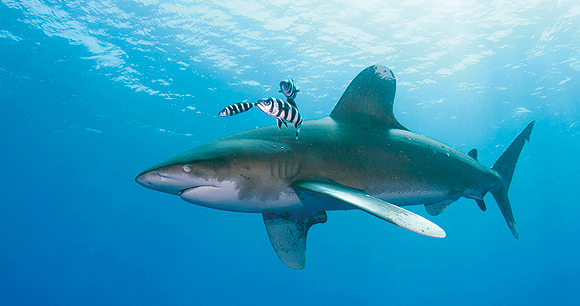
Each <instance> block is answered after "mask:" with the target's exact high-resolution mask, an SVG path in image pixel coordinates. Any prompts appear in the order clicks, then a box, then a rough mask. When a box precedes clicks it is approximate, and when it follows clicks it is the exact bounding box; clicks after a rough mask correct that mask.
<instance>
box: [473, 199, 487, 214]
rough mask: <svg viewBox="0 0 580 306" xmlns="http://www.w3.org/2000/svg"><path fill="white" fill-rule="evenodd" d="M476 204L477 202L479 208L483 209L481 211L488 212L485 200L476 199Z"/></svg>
mask: <svg viewBox="0 0 580 306" xmlns="http://www.w3.org/2000/svg"><path fill="white" fill-rule="evenodd" d="M475 202H477V206H479V209H481V211H486V210H487V206H485V202H484V201H483V200H478V199H475Z"/></svg>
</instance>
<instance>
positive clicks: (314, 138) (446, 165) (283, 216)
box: [135, 65, 534, 270]
mask: <svg viewBox="0 0 580 306" xmlns="http://www.w3.org/2000/svg"><path fill="white" fill-rule="evenodd" d="M395 92H396V79H395V76H394V74H393V72H392V71H391V70H390V69H388V68H386V67H384V66H378V65H375V66H370V67H368V68H366V69H364V70H363V71H362V72H360V73H359V74H358V75H357V76H356V77H355V78H354V79H353V80H352V82H351V83H350V85H349V86H348V88H347V89H346V90H345V92H344V93H343V95H342V97H341V98H340V100H339V101H338V103H337V105H336V106H335V108H334V110H333V111H332V112H331V114H330V115H329V116H328V117H326V118H322V119H317V120H309V121H304V123H303V124H302V127H301V132H300V137H299V138H296V137H295V134H294V131H292V129H290V128H285V129H282V130H281V131H279V130H278V128H277V126H276V125H271V126H266V127H261V128H257V129H252V130H248V131H243V132H239V133H235V134H232V135H229V136H225V137H223V138H220V139H217V140H215V141H212V142H209V143H207V144H204V145H201V146H198V147H196V148H193V149H191V150H189V151H186V152H183V153H181V154H179V155H176V156H174V157H172V158H170V159H168V160H166V161H164V162H161V163H159V164H157V165H155V166H153V167H150V168H149V169H146V170H145V171H143V172H141V173H140V174H139V175H138V176H137V177H136V178H135V180H136V182H137V183H139V184H140V185H142V186H144V187H146V188H149V189H153V190H157V191H161V192H165V193H168V194H172V195H176V196H179V197H180V198H181V199H183V200H184V201H186V202H189V203H192V204H196V205H200V206H205V207H209V208H214V209H220V210H226V211H235V212H248V213H261V214H262V215H263V219H264V224H265V226H266V231H267V233H268V236H269V238H270V242H271V244H272V247H273V248H274V251H275V252H276V254H277V255H278V257H279V258H280V260H281V261H282V262H283V263H284V264H286V265H287V266H288V267H290V268H292V269H296V270H300V269H303V268H304V266H305V264H306V237H307V233H308V230H309V229H310V227H311V226H313V225H315V224H318V223H324V222H326V220H327V214H326V211H331V210H350V209H360V210H363V211H365V212H367V213H369V214H371V215H374V216H376V217H379V218H381V219H383V220H385V221H387V222H390V223H392V224H395V225H397V226H400V227H402V228H405V229H408V230H411V231H413V232H416V233H419V234H423V235H426V236H431V237H436V238H443V237H445V235H446V234H445V232H444V231H443V229H441V228H440V227H439V226H437V225H436V224H434V223H433V222H431V221H429V220H427V219H426V218H424V217H421V216H419V215H417V214H415V213H412V212H410V211H408V210H406V209H404V208H403V207H404V206H408V205H425V208H426V210H427V212H428V213H429V214H430V215H438V214H440V213H442V212H443V211H444V210H445V208H447V207H448V206H449V205H450V204H451V203H453V202H454V201H456V200H458V199H459V198H461V197H466V198H470V199H473V200H475V201H476V203H477V205H478V206H479V207H480V208H481V210H485V209H486V206H485V203H484V202H483V197H484V196H485V194H487V193H488V192H491V193H492V195H493V197H494V199H495V200H496V202H497V204H498V205H499V207H500V210H501V212H502V214H503V216H504V218H505V220H506V222H507V224H508V227H509V228H510V230H511V232H512V234H513V235H514V237H516V238H518V237H519V233H518V231H517V227H516V223H515V220H514V216H513V213H512V209H511V205H510V202H509V199H508V197H507V193H508V190H509V185H510V182H511V179H512V176H513V172H514V169H515V165H516V162H517V159H518V157H519V155H520V152H521V150H522V147H523V145H524V143H525V142H526V141H529V138H530V134H531V132H532V128H533V126H534V121H532V122H530V123H529V124H528V126H527V127H526V128H525V129H524V130H523V131H522V132H521V133H520V134H519V135H518V136H517V137H516V139H515V140H514V141H513V143H512V144H511V145H510V146H509V147H508V149H506V151H505V152H504V153H503V154H502V156H501V157H500V158H499V159H498V161H497V162H496V163H495V164H494V165H493V167H491V168H489V167H486V166H484V165H482V164H480V163H479V161H478V160H477V150H475V149H474V150H471V151H470V152H469V153H467V154H465V153H462V152H459V151H458V150H455V149H453V148H451V147H449V146H447V145H445V144H443V143H441V142H438V141H436V140H433V139H430V138H428V137H425V136H421V135H418V134H415V133H413V132H411V131H409V130H408V129H407V128H405V127H404V126H403V125H401V124H400V123H399V122H398V121H397V119H396V118H395V116H394V115H393V103H394V98H395Z"/></svg>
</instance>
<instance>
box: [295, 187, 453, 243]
mask: <svg viewBox="0 0 580 306" xmlns="http://www.w3.org/2000/svg"><path fill="white" fill-rule="evenodd" d="M292 186H293V187H294V188H300V189H303V190H307V191H310V192H315V193H318V194H322V195H325V196H328V197H330V198H333V199H335V200H338V201H341V202H343V203H346V204H349V205H351V206H354V207H356V208H359V209H361V210H363V211H365V212H368V213H370V214H371V215H374V216H376V217H379V218H381V219H383V220H385V221H388V222H390V223H392V224H395V225H397V226H400V227H402V228H405V229H408V230H410V231H413V232H415V233H419V234H422V235H426V236H431V237H437V238H443V237H445V231H443V229H441V228H440V227H439V226H437V224H435V223H433V222H431V221H429V220H427V219H425V218H423V217H421V216H419V215H417V214H415V213H412V212H410V211H408V210H406V209H403V208H401V207H399V206H396V205H394V204H391V203H388V202H385V201H383V200H380V199H377V198H374V197H372V196H370V195H368V194H366V193H364V192H362V191H360V190H357V189H354V188H350V187H347V186H343V185H340V184H337V183H333V182H326V181H325V182H320V181H310V180H301V181H297V182H294V183H293V184H292Z"/></svg>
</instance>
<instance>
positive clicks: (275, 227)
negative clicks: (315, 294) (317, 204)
mask: <svg viewBox="0 0 580 306" xmlns="http://www.w3.org/2000/svg"><path fill="white" fill-rule="evenodd" d="M262 216H263V217H264V224H265V225H266V231H267V232H268V236H269V237H270V242H271V243H272V247H273V248H274V251H275V252H276V255H278V258H280V260H282V262H283V263H284V264H285V265H287V266H288V267H290V268H292V269H295V270H302V269H303V268H304V266H305V265H306V235H307V233H308V230H309V229H310V227H311V226H312V225H314V224H317V223H324V222H326V219H327V218H326V212H324V211H295V212H283V213H264V214H262Z"/></svg>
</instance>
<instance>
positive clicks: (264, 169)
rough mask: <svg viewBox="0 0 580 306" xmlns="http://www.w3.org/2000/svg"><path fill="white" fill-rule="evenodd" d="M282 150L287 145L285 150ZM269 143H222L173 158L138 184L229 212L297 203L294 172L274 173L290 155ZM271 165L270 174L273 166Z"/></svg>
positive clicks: (141, 177) (146, 173)
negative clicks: (290, 181)
mask: <svg viewBox="0 0 580 306" xmlns="http://www.w3.org/2000/svg"><path fill="white" fill-rule="evenodd" d="M286 147H287V146H286ZM286 147H284V146H283V145H280V144H278V143H276V142H273V141H268V140H257V139H243V138H242V139H231V138H230V139H222V140H218V141H214V142H211V143H208V144H206V145H202V146H200V147H197V148H194V149H192V150H189V151H186V152H184V153H182V154H179V155H177V156H175V157H172V158H170V159H168V160H166V161H164V162H162V163H160V164H158V165H155V166H153V167H151V168H149V169H147V170H145V171H143V172H142V173H140V174H139V175H138V176H137V177H136V178H135V181H136V182H137V183H139V184H140V185H142V186H144V187H146V188H149V189H153V190H157V191H161V192H165V193H169V194H173V195H177V196H179V197H181V199H183V200H184V201H187V202H190V203H193V204H197V205H201V206H206V207H210V208H216V209H222V210H230V211H244V212H252V211H263V210H268V207H269V206H270V205H272V203H277V205H279V203H280V202H282V203H288V204H289V205H292V204H298V203H299V200H298V198H297V197H296V195H295V193H293V192H292V191H291V189H290V187H289V177H290V175H291V174H292V173H293V172H295V171H296V169H284V171H283V173H282V171H280V169H279V166H278V165H279V164H280V163H281V162H280V159H283V162H284V165H293V164H294V161H293V160H291V161H290V162H288V159H292V156H293V155H292V156H291V155H289V154H285V153H287V152H288V148H286ZM273 165H276V167H275V169H274V166H273Z"/></svg>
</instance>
